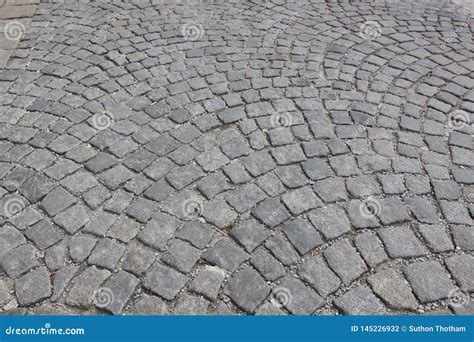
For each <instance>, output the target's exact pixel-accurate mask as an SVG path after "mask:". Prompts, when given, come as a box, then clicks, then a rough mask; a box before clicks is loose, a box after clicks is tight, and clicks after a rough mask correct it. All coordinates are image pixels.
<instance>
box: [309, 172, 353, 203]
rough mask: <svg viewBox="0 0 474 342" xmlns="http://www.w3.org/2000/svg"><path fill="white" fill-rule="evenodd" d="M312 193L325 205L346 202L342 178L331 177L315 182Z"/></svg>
mask: <svg viewBox="0 0 474 342" xmlns="http://www.w3.org/2000/svg"><path fill="white" fill-rule="evenodd" d="M314 191H315V192H316V194H317V195H318V196H319V197H320V198H321V199H322V200H323V201H324V202H326V203H331V202H337V201H346V200H347V191H346V185H345V182H344V178H342V177H331V178H326V179H322V180H320V181H317V182H316V183H315V184H314Z"/></svg>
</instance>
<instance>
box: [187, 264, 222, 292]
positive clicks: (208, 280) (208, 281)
mask: <svg viewBox="0 0 474 342" xmlns="http://www.w3.org/2000/svg"><path fill="white" fill-rule="evenodd" d="M224 278H225V272H224V271H223V270H221V269H220V268H218V267H213V266H206V268H204V269H202V270H201V271H200V272H199V273H198V275H197V276H196V278H194V279H193V281H192V282H191V284H189V290H190V291H193V292H196V293H198V294H201V295H203V296H205V297H206V298H209V299H210V300H212V301H215V300H216V299H217V295H218V293H219V290H220V288H221V286H222V283H223V282H224Z"/></svg>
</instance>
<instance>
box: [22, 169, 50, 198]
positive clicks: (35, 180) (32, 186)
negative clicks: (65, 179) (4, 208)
mask: <svg viewBox="0 0 474 342" xmlns="http://www.w3.org/2000/svg"><path fill="white" fill-rule="evenodd" d="M55 187H56V184H55V183H53V182H52V181H50V180H49V178H48V177H46V176H43V175H35V176H33V177H31V178H30V179H28V180H27V181H26V182H25V183H23V184H22V185H21V186H20V188H19V191H20V193H21V194H22V195H23V196H25V197H26V198H27V199H28V200H29V201H30V202H31V203H36V202H37V201H39V200H40V199H41V198H43V197H44V196H45V195H46V194H48V193H49V192H50V191H51V190H53V189H54V188H55Z"/></svg>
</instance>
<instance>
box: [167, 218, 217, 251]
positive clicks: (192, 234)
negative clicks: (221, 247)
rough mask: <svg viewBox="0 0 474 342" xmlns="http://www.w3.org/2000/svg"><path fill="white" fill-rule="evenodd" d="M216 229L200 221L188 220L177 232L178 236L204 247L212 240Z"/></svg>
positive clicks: (200, 247) (196, 245)
mask: <svg viewBox="0 0 474 342" xmlns="http://www.w3.org/2000/svg"><path fill="white" fill-rule="evenodd" d="M214 233H215V230H214V229H212V227H211V226H209V225H208V224H205V223H203V222H200V221H197V220H196V221H188V222H186V223H185V224H184V225H183V227H182V228H181V229H180V230H179V231H178V232H176V237H177V238H179V239H181V240H184V241H187V242H189V243H190V244H192V245H193V246H194V247H197V248H199V249H203V248H205V247H206V246H207V244H208V243H209V242H210V241H211V239H212V237H213V235H214Z"/></svg>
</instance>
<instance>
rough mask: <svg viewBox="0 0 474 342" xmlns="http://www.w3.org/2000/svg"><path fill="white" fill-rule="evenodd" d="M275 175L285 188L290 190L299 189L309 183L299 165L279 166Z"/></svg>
mask: <svg viewBox="0 0 474 342" xmlns="http://www.w3.org/2000/svg"><path fill="white" fill-rule="evenodd" d="M275 173H276V175H277V176H278V177H279V178H280V180H281V182H282V183H283V184H284V185H285V187H287V188H290V189H294V188H299V187H301V186H303V185H305V184H307V183H308V182H309V180H308V177H307V176H306V175H304V174H303V171H302V170H301V167H300V166H299V165H287V166H279V167H278V168H277V169H276V170H275Z"/></svg>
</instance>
